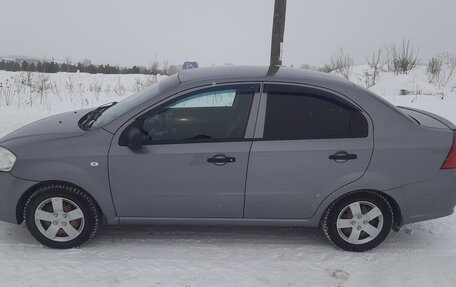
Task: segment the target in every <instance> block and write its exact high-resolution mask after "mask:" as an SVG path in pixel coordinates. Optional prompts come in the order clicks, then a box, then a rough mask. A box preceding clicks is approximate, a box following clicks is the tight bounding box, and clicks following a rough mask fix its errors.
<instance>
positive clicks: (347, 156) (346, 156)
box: [329, 151, 358, 162]
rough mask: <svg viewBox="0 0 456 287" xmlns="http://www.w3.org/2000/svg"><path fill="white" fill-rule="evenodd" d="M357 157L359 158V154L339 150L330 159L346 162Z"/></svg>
mask: <svg viewBox="0 0 456 287" xmlns="http://www.w3.org/2000/svg"><path fill="white" fill-rule="evenodd" d="M357 158H358V155H356V154H352V153H348V152H346V151H338V152H336V153H335V154H333V155H330V156H329V159H332V160H335V161H337V162H345V161H347V160H354V159H357Z"/></svg>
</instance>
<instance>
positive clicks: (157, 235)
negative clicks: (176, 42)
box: [0, 66, 456, 287]
mask: <svg viewBox="0 0 456 287" xmlns="http://www.w3.org/2000/svg"><path fill="white" fill-rule="evenodd" d="M363 69H364V68H363V67H362V66H359V67H355V68H354V70H353V74H352V77H353V78H352V80H353V81H354V82H357V83H361V82H362V81H361V80H360V79H359V78H360V77H361V76H360V75H362V71H363ZM14 75H15V73H6V72H1V71H0V83H1V82H3V84H4V83H5V79H7V78H11V77H12V76H13V77H14ZM70 76H71V75H70ZM73 76H74V77H75V78H76V77H79V78H78V79H79V80H78V81H79V82H77V81H76V80H75V81H76V83H77V84H76V85H77V86H78V87H79V93H75V92H74V89H73V91H72V92H71V93H70V92H69V90H68V89H67V88H66V87H68V85H67V86H65V84H64V83H63V82H65V81H69V80H66V79H67V78H68V77H69V75H68V74H66V73H59V74H55V75H51V79H50V82H53V83H54V84H56V85H57V86H58V85H59V84H58V83H59V81H60V86H59V87H60V88H58V90H59V92H60V93H63V95H61V96H57V95H56V94H55V93H53V92H52V91H50V90H48V91H47V95H46V97H45V98H44V100H43V104H40V94H39V93H35V92H34V93H32V94H33V95H32V98H33V99H32V104H33V105H32V106H31V107H30V103H29V102H27V99H29V98H30V93H27V91H26V90H25V91H22V92H21V93H19V94H18V95H15V97H18V99H14V103H15V105H13V106H9V107H4V104H2V105H1V106H0V136H3V135H5V134H7V133H8V132H10V131H12V130H14V129H15V128H17V127H20V126H22V125H24V124H26V123H28V122H31V121H33V120H36V119H39V118H42V117H45V116H48V115H51V114H55V113H59V112H63V111H69V110H74V109H79V108H81V107H88V106H98V105H101V104H103V103H104V102H110V101H113V100H119V99H122V98H124V97H125V96H126V95H127V94H131V93H132V92H133V91H134V90H135V85H136V84H138V83H137V81H138V80H137V79H138V78H139V79H140V81H143V82H145V81H146V80H147V79H146V76H140V75H122V76H117V75H87V74H82V75H73ZM141 77H144V78H141ZM357 77H358V78H357ZM59 79H60V80H59ZM73 80H74V79H73ZM94 82H98V83H100V82H101V83H102V84H100V86H102V87H101V88H100V89H101V90H100V89H97V90H98V91H100V92H99V93H98V98H94V97H95V96H94V94H93V89H92V92H91V91H90V84H91V83H92V84H93V83H94ZM453 83H454V82H453ZM116 85H117V87H122V86H123V87H125V89H124V94H116V93H115V92H113V87H115V86H116ZM108 86H109V87H108ZM417 86H419V87H418V88H417ZM108 88H109V89H108ZM401 89H407V90H416V91H418V90H420V89H421V91H422V93H424V90H426V94H430V95H418V96H415V95H407V96H399V90H401ZM372 90H374V91H375V92H377V93H378V94H380V95H382V96H384V97H385V98H386V99H388V100H389V101H391V102H393V103H394V104H396V105H404V106H411V107H416V108H420V109H424V110H428V111H431V112H434V113H437V114H440V115H442V116H445V117H447V118H448V119H450V120H451V121H452V122H454V123H456V93H454V92H451V91H449V90H448V89H447V90H444V99H443V100H442V99H441V98H442V97H441V94H440V93H441V92H442V89H439V88H437V87H435V86H433V85H431V84H429V83H428V82H427V78H426V76H425V74H424V70H423V68H419V69H417V70H416V71H414V72H412V73H411V74H410V75H402V76H395V75H392V74H390V73H382V74H381V75H380V78H379V80H378V82H377V85H375V86H374V87H372ZM3 95H4V94H3ZM1 96H2V94H1V93H0V98H1ZM3 99H4V98H3ZM430 192H432V191H430ZM455 192H456V190H455ZM455 222H456V215H452V216H449V217H446V218H442V219H437V220H433V221H427V222H422V223H417V224H412V225H408V226H405V227H404V228H403V229H402V230H401V231H400V232H399V233H394V232H393V233H391V235H390V236H389V237H388V239H387V240H386V242H385V243H384V244H383V245H381V246H380V247H378V248H377V249H375V250H373V251H371V252H367V253H363V254H357V253H349V252H343V251H339V250H337V249H335V248H334V247H332V246H331V245H330V244H329V243H328V241H327V240H326V238H325V237H324V235H323V234H322V233H321V232H320V231H319V230H315V229H305V228H270V227H202V226H201V227H191V226H187V227H173V226H162V227H144V226H141V227H119V226H116V227H104V228H103V229H102V230H101V232H100V233H99V235H98V236H97V237H96V238H95V239H94V240H93V241H92V242H90V243H89V244H88V245H85V246H84V247H83V248H79V249H73V250H51V249H48V248H45V247H43V246H41V245H40V244H38V243H37V242H36V241H35V240H34V239H33V238H32V237H31V235H30V234H29V232H28V231H27V230H26V228H25V226H23V225H22V226H17V225H13V224H8V223H2V222H0V286H38V287H40V286H49V285H51V284H52V285H54V286H68V287H71V286H100V287H101V286H135V287H136V286H182V287H186V286H192V287H199V286H211V287H213V286H220V287H222V286H379V287H380V286H382V287H383V286H456V273H455V272H454V270H455V267H456V223H455Z"/></svg>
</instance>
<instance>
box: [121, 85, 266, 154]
mask: <svg viewBox="0 0 456 287" xmlns="http://www.w3.org/2000/svg"><path fill="white" fill-rule="evenodd" d="M249 85H255V86H257V92H255V93H254V94H253V98H252V102H251V104H250V110H249V115H248V118H247V124H246V127H245V132H244V137H243V138H236V139H231V138H226V139H198V140H179V141H171V140H170V141H157V142H151V143H147V144H144V146H155V145H174V144H198V143H223V142H244V141H252V140H253V136H254V131H255V128H256V121H257V115H258V109H259V101H260V97H261V92H262V88H263V85H262V83H261V82H225V83H217V84H212V85H204V86H199V87H194V88H191V89H186V90H182V91H179V92H178V93H176V94H174V95H172V96H170V97H167V98H165V99H163V100H161V101H159V102H157V103H155V104H154V105H152V106H150V107H148V108H145V109H144V110H143V111H142V112H140V113H138V114H137V115H136V116H134V117H133V118H131V119H129V120H128V121H127V122H125V123H124V124H123V125H122V127H121V128H119V130H118V131H117V133H116V134H117V135H118V139H117V140H116V141H117V144H118V145H119V146H124V147H126V144H125V143H124V142H123V137H124V136H125V133H126V131H127V130H128V129H129V128H130V126H131V125H132V124H133V123H134V122H135V121H136V120H138V119H140V118H141V117H142V116H144V115H145V114H147V113H149V112H151V111H153V110H155V109H157V108H160V107H162V106H164V105H167V104H169V103H170V102H172V101H175V100H178V99H179V98H183V97H185V96H188V95H190V94H193V93H198V92H200V91H204V90H208V89H211V88H215V87H217V88H221V89H223V87H237V86H249ZM235 101H236V100H235ZM234 104H235V103H233V105H234ZM221 108H224V107H221Z"/></svg>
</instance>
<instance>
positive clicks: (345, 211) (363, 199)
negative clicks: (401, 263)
mask: <svg viewBox="0 0 456 287" xmlns="http://www.w3.org/2000/svg"><path fill="white" fill-rule="evenodd" d="M393 214H394V213H393V210H392V208H391V205H390V204H389V202H388V200H387V199H386V198H385V197H383V196H382V195H380V194H378V193H376V192H373V191H358V192H354V193H351V194H349V195H346V196H343V197H342V198H340V199H338V200H337V201H336V202H334V203H333V204H331V206H330V207H329V208H328V209H327V210H326V213H325V214H324V216H323V219H322V224H321V227H322V230H323V232H324V233H325V235H326V237H327V238H328V239H329V241H330V242H331V243H333V244H334V245H335V246H336V247H338V248H340V249H343V250H346V251H354V252H364V251H368V250H371V249H373V248H375V247H377V246H378V245H380V244H381V243H382V242H383V241H384V240H385V239H386V237H388V234H389V233H390V231H391V228H392V226H393V221H394V218H393Z"/></svg>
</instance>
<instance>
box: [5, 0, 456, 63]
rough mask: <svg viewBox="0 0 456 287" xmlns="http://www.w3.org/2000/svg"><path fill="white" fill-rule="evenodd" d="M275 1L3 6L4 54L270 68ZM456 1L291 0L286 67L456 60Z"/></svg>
mask: <svg viewBox="0 0 456 287" xmlns="http://www.w3.org/2000/svg"><path fill="white" fill-rule="evenodd" d="M273 6H274V1H273V0H161V1H159V0H129V1H127V0H124V1H117V0H115V1H114V0H103V1H101V0H100V1H98V0H77V1H63V0H40V1H38V0H29V1H22V0H1V4H0V9H1V17H0V27H1V31H2V37H1V38H0V55H3V56H6V55H25V56H32V57H39V58H55V59H58V60H64V59H65V58H66V57H70V58H71V59H72V60H74V61H77V60H81V59H84V58H88V59H91V60H92V61H93V62H94V63H97V64H106V63H110V64H117V65H146V66H147V65H149V64H150V63H151V62H152V61H154V59H155V58H157V60H159V61H160V62H161V61H163V60H164V59H167V60H169V62H170V63H172V64H181V63H183V62H184V61H188V60H194V61H198V62H199V63H200V64H201V65H211V64H224V63H233V64H259V65H266V64H268V63H269V53H270V37H271V36H270V35H271V30H272V13H273ZM455 17H456V1H455V0H432V1H431V0H314V1H311V0H288V9H287V19H286V28H285V30H286V31H285V41H284V64H285V65H292V64H293V65H295V66H296V65H298V66H299V65H301V64H304V63H307V64H311V65H322V64H324V63H325V62H327V61H328V59H329V56H330V55H331V54H332V53H334V52H335V51H336V50H337V49H338V48H339V47H343V49H344V50H345V51H346V52H347V53H348V54H350V55H352V56H353V57H354V59H355V62H356V63H363V62H365V58H366V56H367V55H368V54H370V53H372V52H374V51H375V50H377V49H378V48H379V47H384V46H385V45H387V44H391V43H399V42H400V41H401V40H402V38H404V37H406V38H410V40H411V41H412V43H413V44H414V45H415V46H416V47H417V48H419V51H420V56H421V57H422V58H425V59H427V58H429V57H431V56H432V55H434V54H436V53H440V52H453V53H456V37H455V26H456V25H455V21H454V19H455Z"/></svg>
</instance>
